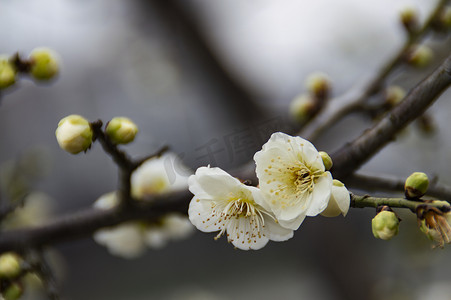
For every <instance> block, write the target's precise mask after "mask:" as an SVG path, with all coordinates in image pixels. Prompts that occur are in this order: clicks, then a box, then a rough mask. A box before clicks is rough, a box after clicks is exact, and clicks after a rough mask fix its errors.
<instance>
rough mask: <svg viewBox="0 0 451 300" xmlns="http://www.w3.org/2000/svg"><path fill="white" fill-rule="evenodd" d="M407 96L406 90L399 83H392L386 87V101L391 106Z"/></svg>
mask: <svg viewBox="0 0 451 300" xmlns="http://www.w3.org/2000/svg"><path fill="white" fill-rule="evenodd" d="M405 96H406V91H405V90H404V89H403V88H402V87H400V86H397V85H391V86H389V87H387V88H386V89H385V103H387V104H388V106H389V107H393V106H396V105H397V104H398V103H399V102H401V101H402V100H403V99H404V97H405Z"/></svg>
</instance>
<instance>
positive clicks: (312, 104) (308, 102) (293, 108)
mask: <svg viewBox="0 0 451 300" xmlns="http://www.w3.org/2000/svg"><path fill="white" fill-rule="evenodd" d="M315 110H316V101H315V100H314V99H313V98H312V97H311V96H309V95H300V96H298V97H296V98H294V100H293V101H292V102H291V104H290V115H291V117H292V118H293V119H294V120H296V121H297V122H299V123H304V122H305V121H307V120H308V119H310V117H311V116H312V115H313V113H314V112H315Z"/></svg>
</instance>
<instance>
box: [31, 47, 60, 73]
mask: <svg viewBox="0 0 451 300" xmlns="http://www.w3.org/2000/svg"><path fill="white" fill-rule="evenodd" d="M30 62H31V71H30V73H31V75H32V76H33V77H34V78H35V79H37V80H50V79H52V78H53V77H55V75H57V74H58V72H59V62H58V58H57V55H56V54H55V52H53V51H52V50H51V49H47V48H37V49H34V50H33V51H32V52H31V54H30Z"/></svg>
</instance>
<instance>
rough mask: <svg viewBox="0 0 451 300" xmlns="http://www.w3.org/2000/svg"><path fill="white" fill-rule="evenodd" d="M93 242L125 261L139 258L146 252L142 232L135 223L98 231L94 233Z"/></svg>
mask: <svg viewBox="0 0 451 300" xmlns="http://www.w3.org/2000/svg"><path fill="white" fill-rule="evenodd" d="M94 240H95V241H96V242H97V243H99V244H100V245H103V246H105V247H107V249H108V251H109V252H110V253H111V254H113V255H116V256H120V257H123V258H127V259H131V258H136V257H138V256H141V255H142V254H143V253H144V251H145V250H146V244H145V243H144V239H143V237H142V230H141V228H140V226H139V224H137V223H136V222H127V223H122V224H120V225H117V226H114V227H109V228H102V229H99V230H97V231H96V232H95V233H94Z"/></svg>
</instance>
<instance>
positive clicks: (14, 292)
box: [2, 282, 23, 300]
mask: <svg viewBox="0 0 451 300" xmlns="http://www.w3.org/2000/svg"><path fill="white" fill-rule="evenodd" d="M22 294H23V288H22V286H21V285H20V284H19V283H16V282H13V283H11V284H10V285H9V286H8V287H7V288H6V290H5V291H4V292H3V295H2V296H3V298H4V299H5V300H17V299H19V298H20V297H21V296H22Z"/></svg>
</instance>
